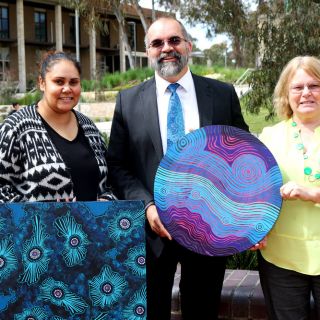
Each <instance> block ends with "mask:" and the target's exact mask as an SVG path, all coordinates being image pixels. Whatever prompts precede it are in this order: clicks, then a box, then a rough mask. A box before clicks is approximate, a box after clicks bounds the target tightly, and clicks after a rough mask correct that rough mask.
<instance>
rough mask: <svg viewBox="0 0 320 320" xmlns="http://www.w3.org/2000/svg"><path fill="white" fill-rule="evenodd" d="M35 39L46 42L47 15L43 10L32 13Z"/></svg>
mask: <svg viewBox="0 0 320 320" xmlns="http://www.w3.org/2000/svg"><path fill="white" fill-rule="evenodd" d="M34 24H35V39H36V41H41V42H47V16H46V13H45V12H40V11H36V12H35V13H34Z"/></svg>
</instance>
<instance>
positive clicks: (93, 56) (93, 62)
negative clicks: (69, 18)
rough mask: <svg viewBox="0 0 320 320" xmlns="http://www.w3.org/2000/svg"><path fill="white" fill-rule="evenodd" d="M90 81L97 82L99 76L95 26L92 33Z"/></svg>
mask: <svg viewBox="0 0 320 320" xmlns="http://www.w3.org/2000/svg"><path fill="white" fill-rule="evenodd" d="M89 38H90V79H91V80H95V79H96V74H97V55H96V29H95V27H94V26H93V27H92V28H91V32H90V37H89Z"/></svg>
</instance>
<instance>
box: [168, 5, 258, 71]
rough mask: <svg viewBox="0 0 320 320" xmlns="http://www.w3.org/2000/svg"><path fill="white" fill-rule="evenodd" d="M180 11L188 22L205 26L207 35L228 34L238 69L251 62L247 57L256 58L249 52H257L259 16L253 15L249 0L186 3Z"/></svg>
mask: <svg viewBox="0 0 320 320" xmlns="http://www.w3.org/2000/svg"><path fill="white" fill-rule="evenodd" d="M164 2H170V1H164ZM180 10H181V16H182V17H183V18H184V19H187V20H188V22H189V23H191V24H194V23H202V24H203V25H204V26H205V27H206V28H207V31H208V35H213V34H216V33H227V34H228V36H229V37H230V39H231V40H232V49H233V58H234V59H235V60H236V65H237V66H244V65H245V63H248V62H252V61H247V60H248V57H251V58H254V54H250V55H248V54H247V53H248V52H249V51H254V49H255V45H254V41H253V37H252V34H253V33H254V30H255V29H256V17H255V15H253V14H252V13H251V12H250V10H249V6H248V4H247V1H244V0H243V1H234V0H224V1H222V0H192V1H183V6H181V7H180ZM249 49H250V50H249Z"/></svg>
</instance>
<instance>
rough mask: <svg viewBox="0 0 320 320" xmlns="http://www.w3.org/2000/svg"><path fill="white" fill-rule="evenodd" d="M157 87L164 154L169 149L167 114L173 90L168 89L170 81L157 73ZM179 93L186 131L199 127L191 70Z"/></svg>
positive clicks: (180, 82) (179, 88)
mask: <svg viewBox="0 0 320 320" xmlns="http://www.w3.org/2000/svg"><path fill="white" fill-rule="evenodd" d="M155 80H156V87H157V103H158V115H159V125H160V133H161V140H162V147H163V154H165V153H166V151H167V115H168V106H169V99H170V95H171V92H170V91H169V89H168V86H169V84H170V82H168V81H166V80H164V79H163V78H161V77H160V76H159V75H158V74H157V73H155ZM177 83H179V85H180V86H179V87H178V89H177V94H178V96H179V98H180V101H181V105H182V112H183V119H184V127H185V133H186V134H187V133H189V132H191V131H193V130H196V129H199V127H200V120H199V110H198V103H197V96H196V90H195V88H194V83H193V78H192V75H191V72H190V70H188V72H187V73H186V74H185V75H184V76H183V77H182V78H181V79H179V81H177Z"/></svg>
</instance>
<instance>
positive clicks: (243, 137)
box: [154, 125, 282, 256]
mask: <svg viewBox="0 0 320 320" xmlns="http://www.w3.org/2000/svg"><path fill="white" fill-rule="evenodd" d="M281 186H282V177H281V173H280V170H279V167H278V165H277V163H276V160H275V159H274V157H273V155H272V154H271V152H270V151H269V149H268V148H267V147H266V146H265V145H264V144H263V143H262V142H261V141H260V140H259V139H257V138H256V137H255V136H253V135H252V134H250V133H248V132H246V131H244V130H241V129H238V128H235V127H231V126H222V125H216V126H208V127H203V128H201V129H198V130H195V131H193V132H192V133H189V134H187V135H185V136H184V137H182V138H181V139H180V140H179V141H178V142H177V143H176V144H173V145H172V146H171V147H170V148H169V149H168V151H167V153H166V155H165V156H164V158H163V159H162V161H161V163H160V165H159V168H158V170H157V174H156V177H155V184H154V194H155V204H156V206H157V210H158V212H159V215H160V219H161V221H162V223H163V224H164V226H165V227H166V228H167V230H168V231H169V233H170V234H171V236H172V237H173V238H174V239H175V240H176V241H177V242H178V243H180V244H181V245H183V246H184V247H186V248H188V249H190V250H192V251H194V252H197V253H200V254H204V255H210V256H225V255H231V254H234V253H238V252H241V251H244V250H246V249H248V248H250V247H252V246H253V245H255V244H256V243H258V242H259V241H261V240H262V239H263V238H264V237H265V235H266V234H267V233H268V232H269V231H270V229H271V228H272V226H273V225H274V223H275V221H276V220H277V218H278V215H279V211H280V208H281V204H282V198H281V196H280V192H279V189H280V187H281Z"/></svg>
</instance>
